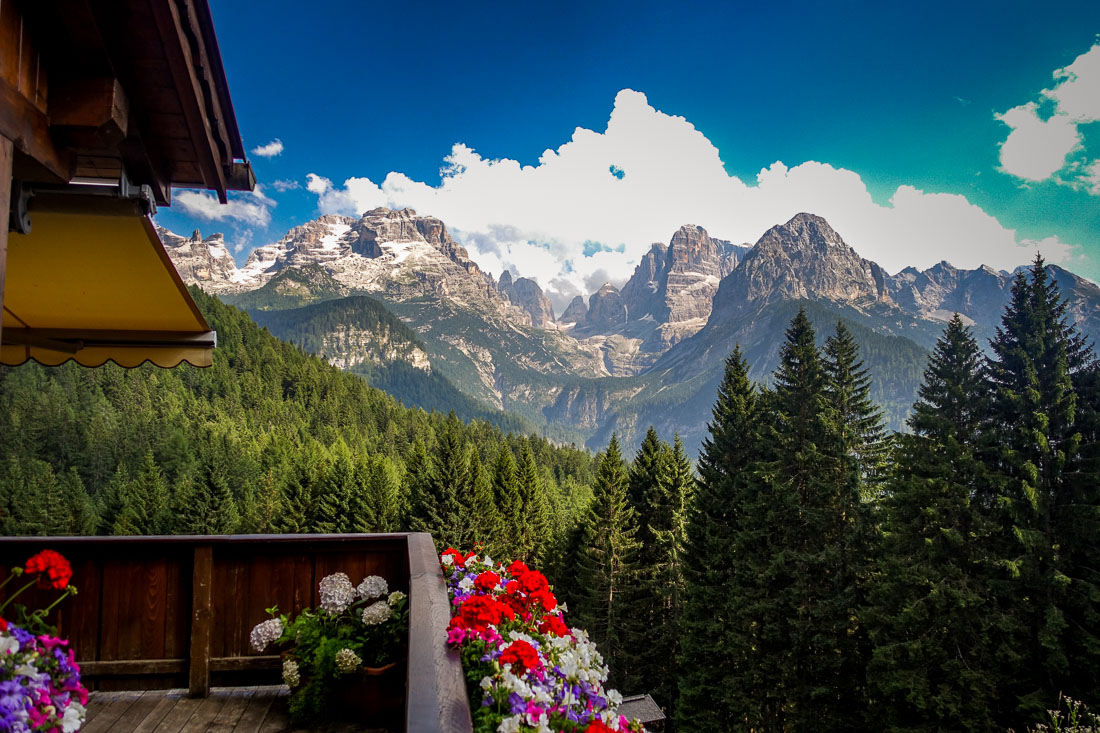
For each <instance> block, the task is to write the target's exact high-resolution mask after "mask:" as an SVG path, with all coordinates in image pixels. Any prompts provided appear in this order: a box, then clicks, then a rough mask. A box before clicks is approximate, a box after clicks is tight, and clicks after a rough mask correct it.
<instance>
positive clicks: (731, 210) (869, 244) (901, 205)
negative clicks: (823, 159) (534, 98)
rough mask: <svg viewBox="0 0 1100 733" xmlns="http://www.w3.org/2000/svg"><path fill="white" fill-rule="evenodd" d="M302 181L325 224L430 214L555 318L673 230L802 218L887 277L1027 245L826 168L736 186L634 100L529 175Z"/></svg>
mask: <svg viewBox="0 0 1100 733" xmlns="http://www.w3.org/2000/svg"><path fill="white" fill-rule="evenodd" d="M620 173H621V175H620ZM307 181H308V182H307V186H306V187H307V189H308V190H309V191H311V192H312V193H314V194H315V195H316V196H317V197H318V206H319V209H320V210H321V211H322V212H323V213H341V214H352V215H358V214H361V213H362V212H363V211H366V210H368V209H372V208H375V207H378V206H388V207H391V208H401V207H410V208H413V209H416V210H417V212H418V213H420V214H430V215H433V216H437V217H439V218H440V219H442V220H443V221H444V222H445V223H446V224H447V225H448V227H449V228H450V229H451V231H452V233H453V234H454V236H455V238H456V239H457V240H458V241H459V242H461V243H462V244H463V245H465V246H466V247H467V249H468V250H469V251H470V254H471V256H472V257H473V258H474V259H475V260H476V261H477V262H478V263H479V264H480V265H481V266H482V267H483V268H484V269H486V270H487V271H489V272H492V273H493V274H499V273H500V272H502V271H503V269H505V268H508V269H511V270H512V271H513V272H514V273H516V274H517V275H519V276H522V277H531V278H534V279H535V280H537V281H538V282H539V284H540V285H541V286H542V287H543V288H544V289H546V290H548V291H549V294H550V295H551V299H552V300H553V301H554V302H555V305H557V306H558V307H559V308H560V307H562V306H563V305H564V304H565V303H567V302H568V300H569V299H570V298H571V297H572V296H573V295H577V294H587V293H590V292H592V291H593V290H594V289H596V288H598V287H599V286H600V285H601V284H602V283H603V282H606V281H610V282H612V283H613V284H616V285H622V284H623V283H624V282H625V281H626V280H627V279H628V278H629V276H630V275H631V273H632V272H633V270H634V266H635V265H636V263H637V262H638V260H639V259H640V258H641V257H642V256H643V255H644V254H645V253H646V252H647V251H648V250H649V248H650V245H651V244H652V243H653V242H655V241H659V242H663V243H667V242H668V240H669V239H670V238H671V236H672V234H673V233H674V232H675V231H676V230H677V229H678V228H679V227H680V226H682V225H684V224H698V225H701V226H703V227H705V228H706V229H707V230H708V232H709V233H710V234H711V235H712V236H715V237H719V238H722V239H729V240H731V241H734V242H737V243H743V242H747V243H750V244H751V243H753V242H755V241H756V240H757V239H758V238H759V237H760V236H761V235H762V234H763V233H764V232H765V231H766V230H767V229H768V228H770V227H772V226H774V225H776V224H781V223H783V222H785V221H787V220H788V219H790V218H791V217H792V216H794V215H795V214H797V213H799V212H802V211H806V212H811V213H815V214H819V215H821V216H823V217H825V218H826V219H827V220H828V221H829V222H830V223H831V224H832V225H833V226H834V227H835V228H836V229H837V231H839V232H840V234H841V236H843V237H844V239H845V241H847V242H848V243H849V244H851V245H852V246H853V247H855V249H856V250H857V251H858V252H859V253H860V254H862V255H863V256H864V257H867V258H870V259H872V260H875V261H877V262H879V263H880V264H882V265H883V266H884V267H886V268H887V269H889V270H891V271H895V272H896V271H897V270H899V269H901V268H902V267H905V266H908V265H915V266H918V267H927V266H931V265H932V264H935V263H936V262H938V261H940V260H943V259H946V260H949V261H951V262H953V263H954V264H955V265H957V266H960V267H977V266H979V265H981V264H988V265H991V266H994V267H997V268H1012V267H1015V266H1017V265H1019V264H1022V263H1025V262H1026V261H1027V260H1028V259H1029V258H1030V256H1031V254H1032V250H1033V248H1034V247H1035V246H1037V245H1036V244H1035V243H1034V242H1025V241H1022V240H1021V239H1020V238H1019V237H1018V236H1017V234H1016V232H1015V231H1013V230H1011V229H1008V228H1006V227H1004V226H1003V225H1001V224H1000V223H999V222H998V221H997V220H996V219H995V218H994V217H992V216H990V215H989V214H988V213H986V212H985V211H983V210H982V209H981V208H979V207H978V206H976V205H974V204H971V203H970V202H969V201H967V199H966V198H965V197H963V196H959V195H953V194H943V193H932V192H925V191H922V190H919V189H917V188H914V187H912V186H901V187H899V188H898V189H897V190H896V191H895V192H894V195H893V197H892V198H891V199H890V201H889V202H888V204H887V205H878V204H876V203H875V202H874V201H872V199H871V195H870V193H869V192H868V190H867V186H866V185H865V184H864V182H863V181H862V180H861V178H860V177H859V175H858V174H856V173H854V172H853V171H850V170H845V169H842V168H835V167H833V166H830V165H827V164H824V163H818V162H813V161H810V162H805V163H802V164H800V165H797V166H794V167H788V166H787V165H785V164H783V163H782V162H776V163H774V164H772V165H771V166H769V167H768V168H765V169H764V170H762V171H760V173H759V174H758V175H757V176H756V179H755V180H753V181H747V182H746V181H742V180H741V179H739V178H737V177H735V176H731V175H729V174H728V173H727V172H726V170H725V168H724V167H723V164H722V159H721V157H720V155H719V151H718V149H717V148H716V147H715V146H714V145H713V144H712V143H711V142H710V141H709V140H708V139H707V138H706V136H704V135H703V134H702V133H701V132H700V131H699V130H697V129H695V127H694V126H693V125H692V124H691V123H689V122H688V121H687V120H685V119H684V118H683V117H678V116H674V115H668V114H665V113H663V112H660V111H658V110H656V109H654V108H653V107H652V106H651V105H650V104H649V102H648V101H647V99H646V97H645V96H644V95H643V94H640V93H638V92H635V91H631V90H623V91H621V92H619V94H618V95H617V96H616V98H615V105H614V109H613V110H612V113H611V116H610V119H609V120H608V123H607V128H606V130H605V131H603V132H597V131H594V130H588V129H585V128H580V127H578V128H577V129H576V130H575V131H574V133H573V136H572V139H570V140H569V141H568V142H566V143H564V144H563V145H561V146H559V147H558V148H556V149H553V150H546V151H545V152H543V154H542V156H541V157H540V158H539V160H538V163H537V165H527V166H524V165H521V164H520V163H518V162H517V161H514V160H509V159H501V160H491V159H487V158H483V157H482V156H480V155H479V154H478V153H477V152H476V151H474V150H472V149H471V148H469V147H467V146H465V145H462V144H457V145H455V146H454V147H453V148H452V150H451V153H450V155H448V156H447V157H446V159H445V160H444V166H443V169H442V180H441V182H440V184H439V185H438V186H432V185H429V184H426V183H423V182H420V181H415V180H413V179H411V178H410V177H408V176H407V175H405V174H403V173H398V172H393V173H390V174H389V175H387V176H386V178H385V179H384V180H383V181H382V182H381V183H380V184H376V183H374V182H372V181H371V180H370V179H367V178H350V179H348V180H347V181H345V182H344V184H343V185H342V186H337V185H335V184H334V183H333V182H332V181H331V180H329V179H327V178H324V177H323V176H321V175H318V174H314V173H311V174H310V175H309V176H308V179H307ZM1038 246H1041V247H1042V248H1043V251H1044V254H1045V255H1047V256H1048V257H1049V258H1050V259H1051V260H1053V261H1057V260H1058V259H1059V258H1061V257H1064V256H1067V253H1068V251H1069V248H1068V247H1067V245H1066V244H1065V243H1062V242H1060V241H1059V240H1057V239H1056V238H1051V239H1049V240H1045V241H1044V242H1043V243H1042V244H1041V245H1038Z"/></svg>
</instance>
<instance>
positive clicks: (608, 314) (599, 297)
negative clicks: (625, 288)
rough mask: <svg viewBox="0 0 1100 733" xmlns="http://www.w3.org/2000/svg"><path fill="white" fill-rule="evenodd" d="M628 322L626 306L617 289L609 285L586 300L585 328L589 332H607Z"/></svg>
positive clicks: (605, 285) (604, 285)
mask: <svg viewBox="0 0 1100 733" xmlns="http://www.w3.org/2000/svg"><path fill="white" fill-rule="evenodd" d="M627 320H629V313H628V312H627V307H626V304H625V303H624V302H623V297H622V295H621V294H620V293H619V289H618V288H617V287H615V286H614V285H612V284H611V283H604V284H603V286H602V287H601V288H600V289H599V290H597V291H596V292H594V293H592V295H591V297H589V299H588V315H587V316H585V319H584V323H585V327H586V328H587V329H589V330H591V331H599V332H607V331H611V330H613V329H615V328H617V327H618V326H621V325H623V324H625V323H626V322H627Z"/></svg>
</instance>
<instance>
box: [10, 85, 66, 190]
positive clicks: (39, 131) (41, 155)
mask: <svg viewBox="0 0 1100 733" xmlns="http://www.w3.org/2000/svg"><path fill="white" fill-rule="evenodd" d="M0 136H3V137H6V138H7V139H8V140H10V141H11V142H12V143H13V144H14V145H15V149H16V150H19V151H20V152H23V153H25V154H26V155H28V156H29V157H31V158H33V159H34V160H35V161H36V162H38V163H39V164H40V165H42V167H44V168H45V169H46V170H47V171H49V172H50V173H51V174H53V175H54V176H56V177H57V178H58V179H60V180H61V181H62V182H65V183H67V182H68V181H69V179H70V178H71V177H72V155H71V154H70V153H69V151H66V150H61V149H59V148H58V147H57V146H56V145H54V142H53V139H52V138H51V137H50V120H49V118H48V117H47V116H46V114H45V113H44V112H42V111H41V110H39V109H38V108H37V107H35V106H34V104H32V103H31V101H30V100H28V99H27V98H26V97H24V96H23V95H22V94H21V93H20V92H19V90H18V89H16V88H15V87H14V86H12V85H11V84H9V83H8V82H6V81H4V80H3V79H0Z"/></svg>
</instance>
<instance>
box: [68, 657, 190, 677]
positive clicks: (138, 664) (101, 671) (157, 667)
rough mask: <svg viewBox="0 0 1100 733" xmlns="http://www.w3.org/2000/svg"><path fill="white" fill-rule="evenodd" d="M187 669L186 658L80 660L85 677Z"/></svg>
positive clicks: (171, 672) (153, 673)
mask: <svg viewBox="0 0 1100 733" xmlns="http://www.w3.org/2000/svg"><path fill="white" fill-rule="evenodd" d="M186 671H187V660H186V659H114V660H109V661H103V662H80V674H81V676H84V677H115V676H122V675H140V676H145V675H161V674H181V673H183V672H186Z"/></svg>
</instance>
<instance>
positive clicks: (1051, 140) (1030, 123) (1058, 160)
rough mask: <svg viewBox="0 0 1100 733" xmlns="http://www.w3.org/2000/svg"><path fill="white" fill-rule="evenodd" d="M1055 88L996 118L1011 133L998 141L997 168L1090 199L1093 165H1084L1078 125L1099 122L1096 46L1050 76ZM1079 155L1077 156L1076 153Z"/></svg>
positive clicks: (1098, 191)
mask: <svg viewBox="0 0 1100 733" xmlns="http://www.w3.org/2000/svg"><path fill="white" fill-rule="evenodd" d="M1053 77H1054V80H1055V82H1056V83H1055V85H1054V86H1053V87H1052V88H1050V89H1043V90H1042V91H1040V92H1039V95H1038V96H1039V98H1040V102H1041V103H1040V102H1035V101H1032V102H1027V103H1026V104H1022V105H1019V106H1017V107H1013V108H1012V109H1010V110H1008V111H1007V112H1004V113H1001V114H998V115H995V117H996V118H997V119H998V120H1000V121H1001V122H1003V123H1005V124H1006V125H1008V127H1009V128H1010V130H1011V132H1009V134H1008V137H1007V138H1006V139H1005V141H1004V142H1003V143H1001V152H1000V158H1001V170H1002V171H1004V172H1005V173H1008V174H1010V175H1013V176H1015V177H1017V178H1020V179H1021V180H1024V181H1032V182H1035V181H1045V180H1048V179H1054V180H1055V181H1057V182H1058V183H1064V184H1067V185H1069V186H1072V187H1074V188H1078V189H1084V190H1087V191H1089V192H1090V193H1092V194H1093V195H1100V189H1098V188H1096V187H1094V186H1093V185H1092V181H1091V178H1090V172H1091V170H1092V167H1091V166H1086V165H1085V164H1084V158H1083V156H1084V154H1085V151H1084V147H1083V145H1082V138H1083V136H1082V134H1081V131H1080V127H1081V126H1082V125H1088V124H1091V123H1093V122H1097V121H1100V43H1097V44H1096V45H1094V46H1093V47H1092V48H1091V49H1089V50H1088V51H1086V52H1085V53H1083V54H1081V55H1080V56H1078V57H1077V58H1076V59H1075V60H1074V62H1073V63H1072V64H1070V65H1069V66H1066V67H1064V68H1061V69H1055V70H1054V73H1053ZM1047 106H1049V107H1050V108H1052V110H1053V111H1052V112H1051V113H1050V114H1048V115H1046V116H1045V118H1044V116H1042V115H1041V110H1043V109H1044V107H1047ZM1075 153H1078V154H1079V155H1074V154H1075Z"/></svg>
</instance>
